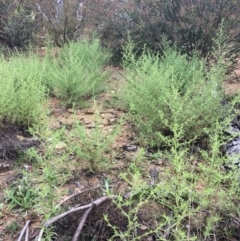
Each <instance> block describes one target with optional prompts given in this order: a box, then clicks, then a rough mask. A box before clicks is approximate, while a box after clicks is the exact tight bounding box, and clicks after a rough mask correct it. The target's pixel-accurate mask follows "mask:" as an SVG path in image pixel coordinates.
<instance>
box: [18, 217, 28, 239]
mask: <svg viewBox="0 0 240 241" xmlns="http://www.w3.org/2000/svg"><path fill="white" fill-rule="evenodd" d="M30 222H31V220H28V221H27V222H26V224H25V226H24V227H23V229H22V231H21V233H20V236H19V238H18V240H17V241H21V240H22V238H23V236H24V234H25V233H26V236H25V237H26V238H25V240H28V239H27V236H28V231H29V224H30Z"/></svg>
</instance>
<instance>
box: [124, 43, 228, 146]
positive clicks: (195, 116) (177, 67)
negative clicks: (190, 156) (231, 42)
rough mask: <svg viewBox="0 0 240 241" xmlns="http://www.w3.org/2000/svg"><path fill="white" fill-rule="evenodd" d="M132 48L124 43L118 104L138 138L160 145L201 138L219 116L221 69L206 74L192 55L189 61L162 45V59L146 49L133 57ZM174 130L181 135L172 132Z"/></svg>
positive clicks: (202, 66) (221, 115)
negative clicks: (123, 74)
mask: <svg viewBox="0 0 240 241" xmlns="http://www.w3.org/2000/svg"><path fill="white" fill-rule="evenodd" d="M133 49H134V46H133V45H132V44H129V45H128V47H127V48H126V49H125V52H124V60H123V62H124V67H125V69H126V78H127V81H126V84H125V88H124V90H123V100H124V104H125V106H126V107H127V109H128V110H129V112H130V116H131V120H132V121H133V122H134V123H135V125H136V126H137V128H138V131H139V133H140V135H141V136H142V138H143V139H145V141H146V142H147V143H148V144H149V145H157V146H159V145H162V144H164V143H165V144H167V141H166V140H165V138H166V137H170V138H172V136H175V135H178V136H179V139H181V140H182V141H183V140H184V141H189V140H194V139H197V138H201V137H204V136H205V133H206V129H208V130H210V129H211V128H212V125H213V124H214V123H215V122H216V121H217V120H218V119H219V118H222V117H223V114H224V113H223V107H222V104H221V101H222V100H223V97H224V92H223V91H222V89H221V83H222V81H223V76H224V75H223V73H224V67H222V66H220V65H217V66H215V67H212V68H211V69H210V70H209V71H207V70H206V62H205V61H204V60H199V59H198V56H197V55H194V56H193V57H192V58H191V59H188V58H187V56H186V55H181V54H180V53H179V52H178V51H177V50H176V49H175V48H171V47H169V46H167V45H166V46H165V50H164V52H163V57H162V58H160V57H159V56H156V55H154V54H152V53H151V52H150V51H148V50H146V49H145V50H144V53H143V54H142V55H141V56H140V57H139V58H136V55H135V53H134V51H133ZM177 126H181V127H182V128H181V130H179V131H180V133H174V128H175V127H177Z"/></svg>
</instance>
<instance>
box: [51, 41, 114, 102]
mask: <svg viewBox="0 0 240 241" xmlns="http://www.w3.org/2000/svg"><path fill="white" fill-rule="evenodd" d="M109 57H110V56H109V53H108V52H107V51H106V50H103V49H101V48H100V45H99V42H98V41H97V40H93V41H92V42H90V43H89V42H87V41H82V42H76V43H75V42H70V43H69V44H66V45H65V46H64V47H63V48H62V49H61V50H60V52H59V54H58V56H57V57H56V58H55V59H54V61H53V63H52V66H51V68H50V69H49V71H50V79H49V83H50V86H52V89H53V94H54V95H56V96H57V97H59V98H61V99H62V100H63V101H64V102H65V103H66V105H70V106H71V105H73V104H74V103H75V104H76V105H79V102H80V101H83V100H85V99H87V98H89V97H92V96H94V95H96V94H98V93H99V92H101V91H102V90H103V88H104V83H105V82H106V80H107V74H106V72H104V71H103V67H104V66H105V65H106V63H107V62H108V60H109Z"/></svg>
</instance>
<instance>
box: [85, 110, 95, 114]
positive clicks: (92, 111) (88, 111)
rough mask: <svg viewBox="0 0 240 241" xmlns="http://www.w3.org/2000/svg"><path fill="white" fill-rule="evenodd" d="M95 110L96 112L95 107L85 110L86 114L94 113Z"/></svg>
mask: <svg viewBox="0 0 240 241" xmlns="http://www.w3.org/2000/svg"><path fill="white" fill-rule="evenodd" d="M94 112H95V111H94V110H93V109H88V110H86V111H85V114H87V115H93V114H94Z"/></svg>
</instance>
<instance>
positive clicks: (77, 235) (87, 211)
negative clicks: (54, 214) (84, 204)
mask: <svg viewBox="0 0 240 241" xmlns="http://www.w3.org/2000/svg"><path fill="white" fill-rule="evenodd" d="M92 208H93V207H91V208H89V209H87V210H86V211H85V212H84V214H83V216H82V218H81V221H80V223H79V225H78V227H77V230H76V232H75V234H74V236H73V238H72V241H78V238H79V236H80V234H81V231H82V229H83V225H84V223H85V222H86V219H87V217H88V214H89V213H90V212H91V211H92Z"/></svg>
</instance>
